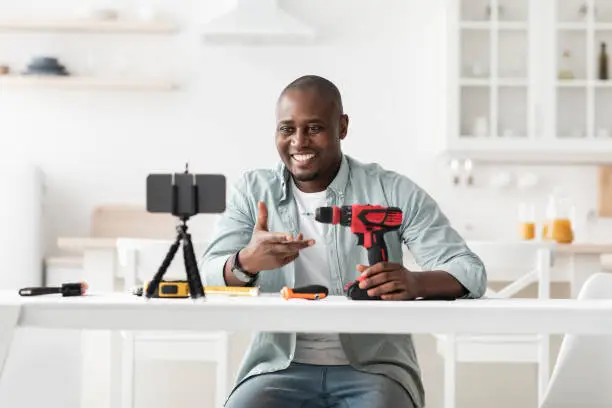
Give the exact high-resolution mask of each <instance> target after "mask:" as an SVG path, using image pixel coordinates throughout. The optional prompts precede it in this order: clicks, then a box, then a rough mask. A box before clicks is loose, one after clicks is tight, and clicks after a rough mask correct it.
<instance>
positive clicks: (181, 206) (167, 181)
mask: <svg viewBox="0 0 612 408" xmlns="http://www.w3.org/2000/svg"><path fill="white" fill-rule="evenodd" d="M226 188H227V187H226V179H225V176H224V175H222V174H191V173H173V174H149V175H148V176H147V211H148V212H151V213H170V214H173V215H175V216H177V217H181V218H185V217H187V218H188V217H191V216H194V215H196V214H201V213H209V214H210V213H222V212H224V211H225V205H226Z"/></svg>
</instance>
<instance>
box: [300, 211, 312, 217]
mask: <svg viewBox="0 0 612 408" xmlns="http://www.w3.org/2000/svg"><path fill="white" fill-rule="evenodd" d="M301 214H302V215H305V216H306V217H310V218H314V217H315V213H313V212H310V211H305V212H303V213H301Z"/></svg>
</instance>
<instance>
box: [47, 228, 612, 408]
mask: <svg viewBox="0 0 612 408" xmlns="http://www.w3.org/2000/svg"><path fill="white" fill-rule="evenodd" d="M58 246H59V248H61V249H63V250H68V251H71V252H76V253H79V254H82V255H83V270H82V275H81V276H75V277H74V280H84V281H86V282H87V283H88V284H89V285H90V287H91V288H92V290H95V291H102V292H112V291H113V290H117V288H118V287H117V286H116V279H117V278H119V279H121V278H123V276H122V274H121V272H122V271H121V269H120V268H119V267H118V258H117V250H116V247H117V240H116V239H113V238H60V239H59V240H58ZM554 247H555V251H554V253H553V260H554V265H553V269H552V271H551V280H552V281H566V282H567V281H569V282H570V286H571V294H572V296H573V297H575V296H576V295H577V293H578V291H579V290H580V288H581V287H582V284H583V283H584V281H585V280H586V279H587V278H588V277H589V276H591V275H592V274H594V273H597V272H600V271H601V264H600V263H601V255H603V254H606V253H611V254H612V244H602V243H576V244H570V245H555V246H554ZM325 316H327V314H326V315H325ZM258 318H259V317H258ZM445 320H446V319H445ZM329 321H334V320H329ZM385 322H386V321H385ZM334 327H336V326H334ZM412 329H413V328H412V327H411V330H412ZM227 330H231V329H227ZM300 330H303V329H302V328H300ZM334 330H338V329H337V328H335V329H334ZM425 331H426V332H435V331H430V330H425ZM470 332H471V333H474V331H470ZM439 333H448V330H446V329H445V330H441V331H439ZM494 333H499V332H498V331H494ZM82 339H83V341H82V343H81V344H82V362H81V367H82V369H81V373H82V374H81V376H82V406H87V407H93V406H95V407H96V408H97V407H102V408H109V407H111V406H113V402H112V401H111V400H110V395H111V392H110V390H111V388H112V387H113V385H112V384H111V381H115V379H114V378H113V376H112V373H113V369H112V364H113V356H116V355H117V352H116V351H115V350H116V349H118V348H119V335H118V334H117V333H116V332H115V333H113V332H111V331H108V330H107V331H88V332H84V333H83V335H82ZM100 378H106V379H107V380H106V381H105V382H104V383H100V380H99V379H100ZM115 386H116V384H115ZM94 390H95V391H97V392H98V394H97V397H96V400H95V401H92V400H91V399H90V398H91V395H94V394H95V393H94V392H93V391H94ZM104 390H106V392H105V391H104ZM94 403H95V405H92V404H94Z"/></svg>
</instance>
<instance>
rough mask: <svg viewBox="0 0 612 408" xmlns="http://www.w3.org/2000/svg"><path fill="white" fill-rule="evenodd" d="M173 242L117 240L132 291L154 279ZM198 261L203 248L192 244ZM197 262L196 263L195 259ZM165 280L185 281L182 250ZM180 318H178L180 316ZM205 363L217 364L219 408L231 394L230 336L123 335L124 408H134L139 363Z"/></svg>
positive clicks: (127, 287)
mask: <svg viewBox="0 0 612 408" xmlns="http://www.w3.org/2000/svg"><path fill="white" fill-rule="evenodd" d="M171 244H172V241H170V240H152V239H129V238H120V239H118V240H117V250H118V258H119V264H120V271H119V273H120V275H123V277H124V289H125V290H126V291H129V290H131V289H133V288H134V287H135V286H137V285H141V284H142V282H145V281H148V280H150V279H152V277H153V275H154V274H155V272H156V271H157V270H158V268H159V266H160V265H161V263H162V260H163V259H164V257H165V255H166V253H167V252H168V249H169V248H170V245H171ZM193 245H194V249H195V253H196V258H197V256H198V255H197V254H201V253H203V250H204V248H205V245H204V244H198V243H197V242H194V243H193ZM196 261H197V259H196ZM164 279H165V280H171V279H181V280H185V279H186V274H185V268H184V261H183V253H182V247H181V248H180V249H179V251H178V252H177V253H176V255H175V257H174V260H173V262H172V264H171V265H170V267H169V268H168V271H167V273H166V274H165V275H164ZM177 317H178V316H177ZM143 359H147V360H165V361H168V360H173V361H203V362H214V363H216V384H215V394H216V395H215V406H216V407H217V408H220V407H222V406H223V403H224V402H225V398H226V396H227V392H228V381H229V379H228V371H229V370H228V366H229V362H228V359H229V353H228V335H227V333H225V332H196V333H186V332H178V333H175V332H172V333H168V332H150V331H147V332H128V331H124V332H122V353H121V361H122V365H121V370H122V373H121V378H122V407H123V408H132V407H133V406H134V395H135V386H134V384H135V381H134V372H135V370H134V368H135V363H136V361H137V360H143Z"/></svg>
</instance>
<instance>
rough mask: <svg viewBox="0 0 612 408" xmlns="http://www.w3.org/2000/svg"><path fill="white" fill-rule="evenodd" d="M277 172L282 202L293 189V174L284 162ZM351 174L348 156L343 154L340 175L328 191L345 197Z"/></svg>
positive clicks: (337, 175) (328, 187) (335, 178)
mask: <svg viewBox="0 0 612 408" xmlns="http://www.w3.org/2000/svg"><path fill="white" fill-rule="evenodd" d="M277 170H278V173H279V176H280V179H281V191H280V201H281V202H282V201H285V200H286V199H287V197H288V196H289V189H290V188H291V179H290V177H291V174H290V173H289V170H288V169H287V167H286V166H285V164H284V163H283V162H280V163H279V165H278V167H277ZM349 174H350V166H349V160H348V156H346V155H345V154H343V155H342V160H341V162H340V169H339V170H338V174H336V177H334V179H333V180H332V182H331V183H330V185H329V186H327V189H328V190H331V191H333V192H334V193H335V194H337V195H339V196H341V197H342V196H344V190H345V189H346V185H347V183H348V180H349Z"/></svg>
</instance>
